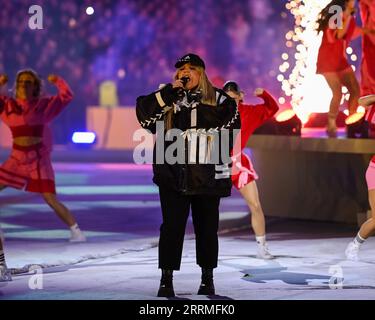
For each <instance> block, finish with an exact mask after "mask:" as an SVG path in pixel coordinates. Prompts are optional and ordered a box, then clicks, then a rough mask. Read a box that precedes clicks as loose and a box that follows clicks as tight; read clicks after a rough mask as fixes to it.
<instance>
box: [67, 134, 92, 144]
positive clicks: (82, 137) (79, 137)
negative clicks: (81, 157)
mask: <svg viewBox="0 0 375 320" xmlns="http://www.w3.org/2000/svg"><path fill="white" fill-rule="evenodd" d="M95 141H96V134H95V133H94V132H74V133H73V136H72V142H73V143H75V144H79V145H82V146H83V145H86V146H88V145H90V146H91V145H93V144H94V143H95Z"/></svg>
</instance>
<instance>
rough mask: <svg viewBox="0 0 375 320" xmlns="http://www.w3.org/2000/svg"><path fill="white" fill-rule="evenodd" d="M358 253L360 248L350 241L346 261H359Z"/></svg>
mask: <svg viewBox="0 0 375 320" xmlns="http://www.w3.org/2000/svg"><path fill="white" fill-rule="evenodd" d="M358 252H359V246H358V245H356V244H355V243H354V242H353V241H350V243H349V244H348V246H347V247H346V250H345V256H346V259H348V260H352V261H358V260H359V258H358Z"/></svg>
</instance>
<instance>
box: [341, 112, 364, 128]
mask: <svg viewBox="0 0 375 320" xmlns="http://www.w3.org/2000/svg"><path fill="white" fill-rule="evenodd" d="M364 116H365V114H364V113H363V112H356V113H353V114H352V115H351V116H349V117H347V118H346V119H345V124H346V125H350V124H353V123H356V122H358V121H360V120H361V119H362V118H363V117H364Z"/></svg>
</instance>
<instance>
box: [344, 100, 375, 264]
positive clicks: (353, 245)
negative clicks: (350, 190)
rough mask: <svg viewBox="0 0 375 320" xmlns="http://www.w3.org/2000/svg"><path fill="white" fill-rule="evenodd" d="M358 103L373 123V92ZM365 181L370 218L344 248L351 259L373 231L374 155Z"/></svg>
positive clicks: (374, 213)
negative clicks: (364, 108)
mask: <svg viewBox="0 0 375 320" xmlns="http://www.w3.org/2000/svg"><path fill="white" fill-rule="evenodd" d="M358 103H359V104H360V105H361V106H364V107H369V109H368V111H367V114H366V120H367V121H369V122H370V123H373V124H375V94H373V95H369V96H365V97H362V98H361V99H359V101H358ZM366 182H367V188H368V197H369V202H370V208H371V218H370V219H368V220H367V221H366V222H365V223H364V224H363V225H362V226H361V229H360V230H359V232H358V233H357V236H356V237H355V238H354V239H353V241H351V242H350V243H349V244H348V246H347V248H346V250H345V255H346V258H347V259H349V260H353V261H357V260H358V259H359V258H358V253H359V249H360V248H361V245H362V244H363V243H364V242H365V240H366V239H367V238H368V237H370V236H371V235H372V234H373V233H374V232H375V156H373V157H372V159H371V161H370V164H369V166H368V168H367V171H366Z"/></svg>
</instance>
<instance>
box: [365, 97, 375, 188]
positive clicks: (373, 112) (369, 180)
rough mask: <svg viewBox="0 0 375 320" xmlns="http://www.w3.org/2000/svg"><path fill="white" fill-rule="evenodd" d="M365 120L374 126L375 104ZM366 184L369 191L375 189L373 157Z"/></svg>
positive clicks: (374, 158)
mask: <svg viewBox="0 0 375 320" xmlns="http://www.w3.org/2000/svg"><path fill="white" fill-rule="evenodd" d="M365 119H366V121H368V123H369V124H370V126H375V104H373V105H372V106H370V107H369V108H368V110H367V113H366V118H365ZM366 182H367V187H368V189H369V190H374V189H375V156H373V157H372V158H371V161H370V164H369V166H368V168H367V171H366Z"/></svg>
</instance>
